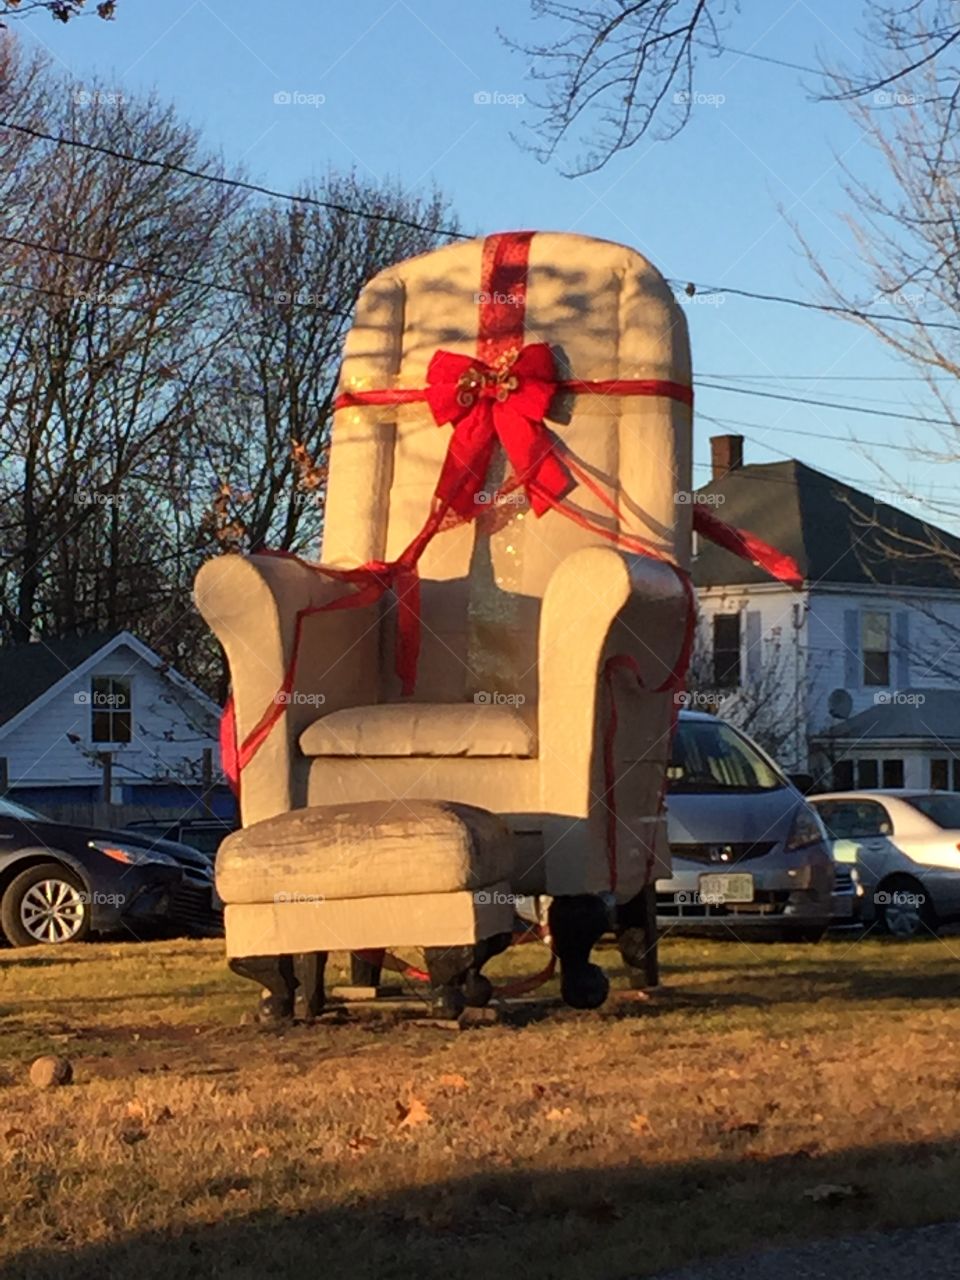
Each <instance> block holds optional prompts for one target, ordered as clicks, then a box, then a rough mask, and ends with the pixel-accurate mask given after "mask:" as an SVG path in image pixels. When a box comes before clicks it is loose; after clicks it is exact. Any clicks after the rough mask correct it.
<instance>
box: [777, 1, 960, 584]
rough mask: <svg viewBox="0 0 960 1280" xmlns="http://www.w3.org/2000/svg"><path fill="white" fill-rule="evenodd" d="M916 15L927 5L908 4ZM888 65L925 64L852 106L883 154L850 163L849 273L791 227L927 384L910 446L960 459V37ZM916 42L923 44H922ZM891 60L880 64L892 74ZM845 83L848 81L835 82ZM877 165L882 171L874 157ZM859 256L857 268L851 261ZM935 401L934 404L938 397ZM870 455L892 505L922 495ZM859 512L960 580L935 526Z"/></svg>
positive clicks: (836, 303)
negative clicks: (861, 165) (855, 165)
mask: <svg viewBox="0 0 960 1280" xmlns="http://www.w3.org/2000/svg"><path fill="white" fill-rule="evenodd" d="M908 8H909V10H910V12H911V14H913V13H914V11H915V10H917V9H918V8H919V6H917V5H910V6H909V7H908ZM887 38H888V39H890V40H893V41H895V42H896V44H895V47H894V48H892V49H891V50H890V51H889V52H888V55H887V59H886V64H885V65H886V66H887V67H894V68H895V67H898V66H900V65H902V64H903V63H904V62H905V61H906V60H907V59H908V58H913V60H914V61H919V60H920V59H921V56H922V53H923V51H924V50H935V55H932V56H930V57H929V58H926V59H925V60H923V62H922V65H921V66H919V67H918V68H917V69H915V70H914V71H913V72H912V73H911V74H910V75H909V76H906V77H902V78H901V79H900V80H899V82H898V87H897V88H896V90H891V89H890V88H888V87H886V82H885V84H884V87H881V88H878V89H876V90H875V91H874V92H873V94H872V95H871V96H869V97H867V98H856V99H851V100H848V101H847V104H846V107H847V110H848V111H849V112H850V114H851V116H852V117H853V119H854V120H855V122H856V124H857V125H858V126H859V128H860V129H861V130H862V131H863V133H864V135H865V137H866V139H867V141H868V143H869V144H870V147H871V149H872V151H873V153H874V155H875V156H876V157H878V158H879V161H880V166H879V169H880V176H879V178H875V177H864V176H862V174H861V173H858V172H855V171H854V170H853V169H852V168H851V166H850V165H849V164H848V163H846V162H841V167H842V170H843V173H844V188H845V195H846V210H845V212H843V213H842V215H841V217H842V221H843V224H844V226H845V228H846V231H847V233H848V235H849V238H850V244H851V248H852V250H853V251H852V252H851V253H849V254H848V255H845V269H844V271H842V272H840V271H837V270H835V269H834V267H833V264H832V263H831V262H830V261H828V260H826V259H825V258H824V257H823V256H822V255H821V254H820V253H819V252H817V251H815V250H814V249H813V247H812V246H811V245H810V244H809V242H807V241H806V240H805V238H804V236H803V233H802V231H801V230H800V228H799V227H797V226H796V225H795V226H794V231H795V233H796V235H797V238H798V241H799V243H800V244H801V246H802V247H803V250H804V252H805V255H806V258H807V261H808V263H809V264H810V267H811V270H812V271H813V273H814V275H815V277H816V279H817V280H818V281H819V284H820V286H821V292H822V299H823V301H824V302H825V303H826V304H827V305H830V306H833V307H836V308H838V309H839V310H840V314H842V315H845V317H846V318H847V319H848V320H849V321H850V322H851V323H854V324H858V325H862V326H864V327H866V328H867V329H869V330H870V331H871V333H873V334H874V335H875V337H877V338H878V339H879V340H880V341H881V342H882V343H883V344H884V345H885V346H886V347H887V348H888V349H890V350H891V351H893V352H894V353H895V354H896V355H897V356H899V357H900V358H902V359H903V360H904V361H905V362H906V363H907V365H908V367H909V368H910V369H911V370H912V371H913V372H914V373H915V375H916V377H917V385H918V388H925V390H926V392H927V396H928V398H927V403H926V405H918V409H919V410H921V411H922V412H921V414H920V416H921V417H923V416H926V417H927V424H926V425H925V426H924V428H923V437H921V436H920V435H919V434H918V431H917V429H910V428H905V429H904V431H903V441H902V442H903V445H904V449H905V451H906V452H909V453H912V454H913V455H914V457H915V458H916V459H917V460H919V461H923V462H926V463H935V464H937V465H939V466H945V465H948V464H951V463H953V464H955V463H957V462H960V404H958V402H957V385H958V384H957V379H958V378H960V130H958V127H957V124H958V119H957V110H958V102H960V44H953V43H946V36H945V28H943V27H942V26H936V27H934V28H932V29H931V30H929V31H928V32H927V35H926V38H925V39H921V36H920V35H919V34H918V32H917V29H916V26H915V25H913V26H911V27H910V29H909V32H907V33H905V34H901V35H898V34H897V32H896V31H893V30H889V29H888V32H887ZM918 42H919V43H918ZM883 70H884V65H883V64H880V65H878V67H877V71H878V74H879V76H880V79H883ZM834 86H835V88H836V89H837V91H838V92H839V91H840V88H841V86H842V80H840V79H837V80H835V81H834ZM870 168H871V169H872V171H873V172H874V173H876V171H877V166H876V165H871V166H870ZM851 262H853V263H856V264H857V266H856V269H855V270H854V271H853V272H851V270H850V267H849V264H850V263H851ZM931 401H932V403H933V405H934V406H935V407H934V408H933V409H932V410H931V409H930V407H929V406H930V402H931ZM866 456H867V457H868V458H869V460H870V462H871V463H872V465H873V466H874V468H875V469H876V471H877V473H878V477H879V480H878V484H879V486H880V487H882V488H883V490H885V493H886V495H887V496H888V497H889V499H890V500H891V501H893V502H895V503H898V502H899V501H903V502H905V503H907V502H909V500H910V499H912V498H913V497H914V495H913V494H912V492H911V488H910V485H909V484H908V483H907V481H906V479H905V472H904V466H903V463H902V462H900V463H899V464H895V465H891V466H886V465H884V463H883V462H882V461H881V459H880V458H878V457H877V456H876V455H875V454H873V453H870V452H869V451H866ZM866 508H867V509H865V510H862V511H859V510H858V511H857V512H856V513H855V514H856V518H857V520H858V522H859V525H860V527H861V530H862V532H863V534H864V536H863V537H862V538H861V543H862V545H864V546H868V547H870V548H871V556H872V557H873V559H874V561H876V558H877V557H878V556H879V557H880V558H881V559H885V560H886V561H887V562H889V561H898V562H900V564H901V565H902V566H903V567H905V568H906V569H907V570H908V571H909V570H911V569H912V570H913V571H914V573H915V575H916V576H917V578H918V580H921V575H923V574H924V573H926V572H927V571H928V570H929V569H930V567H931V566H940V567H941V569H943V568H946V569H948V570H949V571H950V572H951V573H952V574H953V576H954V578H955V579H956V581H957V583H958V585H960V544H958V542H957V540H956V539H955V538H953V537H950V536H947V535H944V534H942V533H941V532H939V531H938V530H937V529H936V528H935V527H933V526H932V525H928V524H925V523H920V524H918V523H917V522H915V521H898V520H896V519H892V518H887V517H888V516H889V510H888V511H887V513H886V514H884V512H883V511H882V510H881V509H880V508H878V507H877V504H876V503H871V504H866ZM924 509H925V514H929V516H930V517H932V519H933V520H937V519H938V518H939V519H942V520H943V521H945V522H948V523H953V522H955V521H956V517H957V513H958V508H957V504H956V503H955V502H951V501H948V500H945V499H939V498H937V497H936V496H935V495H930V496H926V497H924Z"/></svg>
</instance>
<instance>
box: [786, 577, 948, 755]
mask: <svg viewBox="0 0 960 1280" xmlns="http://www.w3.org/2000/svg"><path fill="white" fill-rule="evenodd" d="M863 610H878V611H881V612H888V613H890V614H891V618H892V620H893V633H892V635H893V643H894V645H896V638H897V632H896V615H897V614H898V613H900V612H906V613H907V614H908V615H909V640H908V644H907V654H906V658H907V679H906V681H900V680H898V674H900V673H898V670H897V661H896V656H895V655H894V657H893V658H892V660H891V670H890V684H889V686H888V689H887V691H889V692H896V691H897V690H898V689H900V686H901V684H904V686H905V688H908V689H956V688H960V593H957V598H956V599H949V598H947V597H944V596H933V595H925V594H924V593H923V592H915V593H913V594H907V593H903V594H900V593H898V594H897V595H896V596H893V595H891V594H890V593H888V592H884V591H882V590H879V589H878V590H876V591H866V590H859V591H850V592H833V591H814V592H812V593H811V599H810V612H809V640H808V643H809V647H810V652H811V654H815V655H816V662H815V664H814V669H812V670H811V673H810V682H809V687H808V690H807V719H808V724H809V729H808V733H809V734H816V733H818V732H820V731H821V730H823V729H825V728H827V727H828V726H829V725H831V724H833V723H835V721H834V720H833V719H832V718H831V716H830V715H829V713H828V711H827V699H828V698H829V696H830V693H831V691H832V690H833V689H844V688H845V689H847V691H848V692H849V694H850V696H851V698H852V700H853V712H852V714H854V715H856V713H857V712H859V711H866V710H867V709H868V708H869V707H872V706H873V705H874V703H875V700H876V695H877V694H878V693H880V692H881V690H880V689H879V687H877V686H865V685H864V684H863V680H862V676H861V675H860V663H859V656H860V655H859V653H856V654H854V655H853V657H854V664H853V665H854V666H855V667H856V670H857V679H856V680H854V681H853V682H851V681H850V680H849V679H848V677H849V675H850V671H849V667H850V662H849V661H848V654H849V649H848V646H847V643H846V639H845V636H846V631H845V628H846V623H845V614H847V613H848V612H856V613H857V615H858V616H859V614H860V612H862V611H863ZM858 634H859V632H858Z"/></svg>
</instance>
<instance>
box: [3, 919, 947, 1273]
mask: <svg viewBox="0 0 960 1280" xmlns="http://www.w3.org/2000/svg"><path fill="white" fill-rule="evenodd" d="M662 956H663V969H664V974H663V979H664V985H663V986H662V987H661V988H660V990H659V991H658V992H656V993H655V994H654V995H653V996H652V997H651V998H650V999H649V1000H646V1001H644V1000H637V999H631V998H629V993H628V992H627V991H626V989H625V988H626V982H625V978H624V975H623V973H622V971H621V970H620V969H619V957H618V955H617V953H616V952H615V951H612V950H611V951H608V952H606V953H605V958H606V961H607V963H608V965H609V967H610V969H611V972H612V974H613V976H614V983H615V986H617V987H619V988H620V989H621V991H620V998H618V999H611V1001H610V1002H609V1003H608V1005H607V1006H606V1007H605V1008H604V1009H603V1010H601V1011H599V1012H597V1013H593V1014H578V1013H574V1012H572V1011H570V1010H566V1009H564V1008H562V1007H557V1006H555V1005H554V1004H552V1003H551V1002H550V999H549V997H550V993H551V990H552V989H551V988H546V989H545V995H546V998H545V999H544V1000H543V1001H542V1002H541V1003H540V1004H535V1005H530V1006H525V1008H524V1010H523V1016H522V1017H520V1016H518V1017H517V1018H516V1019H515V1020H514V1021H513V1022H512V1023H508V1024H501V1025H498V1026H492V1027H482V1028H478V1029H475V1030H471V1031H466V1032H461V1033H460V1034H456V1033H451V1032H449V1031H442V1030H438V1029H436V1028H433V1027H425V1026H420V1025H416V1024H415V1022H414V1020H413V1019H414V1015H412V1014H410V1013H407V1014H405V1015H402V1016H401V1015H396V1014H395V1015H388V1014H386V1013H384V1014H366V1015H363V1014H360V1013H358V1012H353V1013H352V1014H351V1015H350V1017H349V1020H348V1021H347V1022H343V1023H340V1024H335V1023H333V1022H328V1021H323V1022H320V1023H318V1024H316V1025H314V1026H312V1027H296V1028H293V1029H292V1030H289V1031H287V1032H285V1033H283V1034H277V1033H271V1032H266V1031H263V1030H260V1029H258V1028H257V1027H255V1026H241V1025H240V1016H241V1014H242V1013H243V1012H244V1011H245V1010H248V1009H251V1008H252V1007H253V1004H254V1001H255V995H256V989H255V988H254V987H253V986H252V984H249V983H246V982H243V981H241V980H240V979H238V978H234V977H233V976H232V975H231V974H230V973H229V972H228V971H227V969H226V966H225V964H224V962H223V959H222V944H221V943H219V942H187V941H178V942H157V943H147V944H134V943H129V944H117V945H112V944H106V943H101V944H95V945H87V946H70V947H63V948H38V949H36V950H30V951H20V952H14V951H9V950H7V951H2V952H0V1032H2V1037H0V1274H2V1275H3V1276H4V1277H7V1276H9V1277H20V1276H22V1277H25V1278H26V1277H30V1280H43V1278H44V1277H57V1278H58V1280H60V1278H62V1280H66V1278H67V1277H70V1278H71V1280H77V1278H78V1277H86V1276H90V1277H94V1276H96V1277H97V1278H98V1280H109V1278H111V1277H123V1278H124V1280H127V1278H128V1277H136V1280H160V1278H161V1277H162V1278H163V1280H170V1278H171V1277H184V1276H185V1277H193V1276H196V1277H197V1278H198V1280H199V1278H200V1277H203V1278H204V1280H206V1278H207V1277H219V1276H236V1277H250V1280H253V1278H254V1277H256V1278H257V1280H260V1277H264V1276H271V1277H272V1276H276V1277H282V1276H297V1277H300V1276H301V1275H303V1276H305V1275H314V1274H318V1275H325V1276H332V1277H336V1278H337V1280H339V1277H344V1278H345V1280H374V1278H376V1280H394V1278H395V1280H408V1277H412V1276H417V1277H427V1278H428V1280H432V1278H433V1277H438V1278H439V1277H444V1278H446V1277H451V1276H452V1277H454V1280H480V1278H481V1277H484V1278H487V1277H490V1276H496V1277H506V1276H507V1275H508V1274H510V1275H515V1276H517V1277H522V1280H546V1278H547V1277H549V1278H555V1280H597V1278H598V1277H602V1278H603V1280H608V1278H609V1280H619V1278H623V1280H627V1277H638V1276H647V1275H653V1274H655V1273H656V1272H657V1271H659V1270H662V1269H664V1268H666V1267H669V1266H674V1265H677V1264H679V1263H682V1262H686V1261H689V1260H691V1259H695V1258H703V1257H707V1256H712V1255H715V1254H718V1253H724V1252H728V1251H734V1250H738V1249H743V1248H748V1247H750V1246H751V1245H753V1244H755V1243H757V1242H784V1241H787V1240H791V1239H805V1238H809V1237H814V1236H824V1235H829V1234H831V1233H835V1232H845V1231H850V1230H856V1229H859V1228H861V1227H865V1226H868V1225H876V1224H881V1225H882V1224H891V1225H894V1224H896V1225H909V1224H914V1223H919V1222H930V1221H937V1220H941V1219H947V1218H955V1217H957V1216H958V1209H957V1201H956V1186H957V1180H958V1177H960V1146H958V1143H957V1137H958V1134H960V1106H958V1091H960V1053H958V1046H960V1004H958V1001H957V999H956V995H957V990H958V977H960V938H946V939H943V940H941V941H939V942H929V943H915V944H900V943H884V942H881V941H875V940H873V939H870V938H868V939H864V940H862V941H851V940H843V941H830V942H825V943H821V944H820V945H818V946H784V945H750V946H748V945H743V944H738V943H734V942H719V941H716V942H714V941H701V940H692V939H690V940H680V939H673V938H668V939H666V940H665V941H664V943H663V946H662ZM497 963H498V964H499V965H500V971H501V972H503V971H504V968H505V966H512V970H513V971H514V972H516V971H517V968H518V967H525V968H527V969H530V970H533V969H536V968H539V967H540V965H541V964H542V953H541V952H540V951H539V949H536V948H532V947H530V948H521V949H519V950H518V951H517V952H515V953H514V955H513V957H512V958H501V959H500V960H499V961H498V962H497ZM496 971H497V965H496V964H495V965H493V966H491V972H493V973H496ZM50 1052H54V1053H60V1054H64V1055H66V1056H67V1057H69V1058H70V1059H71V1061H72V1063H73V1067H74V1075H75V1079H74V1083H73V1084H72V1085H70V1086H69V1087H66V1088H63V1089H60V1090H53V1091H48V1092H38V1091H36V1090H34V1089H33V1088H32V1087H31V1086H30V1085H29V1084H27V1083H26V1076H27V1070H28V1067H29V1064H30V1061H31V1060H32V1058H33V1057H35V1056H36V1055H37V1054H40V1053H50ZM829 1187H833V1188H834V1190H833V1191H829V1190H825V1188H829ZM811 1193H813V1194H811Z"/></svg>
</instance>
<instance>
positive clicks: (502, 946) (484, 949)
mask: <svg viewBox="0 0 960 1280" xmlns="http://www.w3.org/2000/svg"><path fill="white" fill-rule="evenodd" d="M512 941H513V935H512V934H510V933H495V934H494V935H493V937H491V938H482V939H481V940H480V941H479V942H478V943H477V944H476V945H475V946H474V948H473V964H472V965H471V966H470V968H469V969H468V970H467V973H466V976H465V977H464V980H463V998H464V1001H465V1003H466V1004H467V1005H468V1006H469V1007H470V1008H471V1009H483V1008H484V1007H485V1006H486V1005H488V1004H489V1003H490V997H491V996H492V995H493V983H492V982H491V981H490V979H489V978H488V977H487V976H486V975H485V974H483V973H481V972H480V970H481V969H482V968H483V966H484V965H485V964H486V963H487V961H488V960H492V959H493V957H494V956H498V955H499V954H500V952H501V951H506V949H507V947H509V946H510V943H511V942H512Z"/></svg>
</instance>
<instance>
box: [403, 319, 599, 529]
mask: <svg viewBox="0 0 960 1280" xmlns="http://www.w3.org/2000/svg"><path fill="white" fill-rule="evenodd" d="M557 389H558V383H557V377H556V371H555V369H554V363H553V354H552V353H551V351H550V348H549V347H548V346H547V344H546V343H544V342H534V343H530V344H529V345H528V346H525V347H522V348H520V349H519V350H518V351H516V352H511V353H510V354H508V355H507V356H505V357H504V358H503V359H502V360H499V361H498V362H497V363H496V364H495V365H488V364H484V362H483V361H482V360H478V359H477V358H476V356H459V355H455V354H454V353H453V352H452V351H438V352H437V353H436V354H435V355H434V357H433V359H432V360H431V361H430V367H429V368H428V369H427V386H426V389H425V398H426V401H427V403H428V404H429V406H430V412H431V413H432V414H433V416H434V418H435V420H436V421H437V423H439V424H443V423H446V422H449V423H450V424H451V425H452V426H453V436H452V438H451V440H450V446H449V448H448V449H447V455H446V457H445V458H444V461H443V467H442V469H441V472H440V479H439V481H438V483H437V488H436V496H437V498H439V499H440V501H441V502H442V503H443V504H444V506H446V507H450V508H451V509H452V510H453V511H455V512H456V513H457V515H460V516H465V517H468V518H469V517H471V516H472V515H474V514H475V513H476V505H475V504H476V503H477V502H478V501H479V502H484V501H489V496H487V495H484V493H483V486H484V484H485V482H486V479H487V471H488V469H489V466H490V460H491V457H492V454H493V449H494V445H495V444H496V443H497V441H498V440H499V441H500V443H501V445H503V450H504V452H505V453H506V455H507V458H508V459H509V460H510V464H511V466H512V467H513V470H514V473H515V475H516V481H517V482H518V483H519V484H521V485H522V486H523V487H524V489H525V490H526V493H527V497H528V498H529V500H530V506H531V507H532V508H533V510H534V511H535V512H536V514H537V515H538V516H539V515H542V514H543V513H544V512H545V511H548V510H550V508H551V507H553V506H555V505H556V503H557V502H559V501H560V499H561V498H563V497H564V496H565V495H566V494H567V493H568V492H569V491H570V489H572V488H573V484H574V481H573V479H572V477H571V475H570V473H569V472H568V471H567V468H566V467H565V466H564V465H563V463H562V462H561V461H560V459H559V458H558V457H557V456H556V452H555V445H554V441H553V439H552V438H551V436H550V432H549V431H548V430H547V427H546V426H545V424H544V421H543V419H544V415H545V414H546V412H547V410H548V409H549V408H550V401H551V400H552V399H553V397H554V394H555V393H556V391H557Z"/></svg>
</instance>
